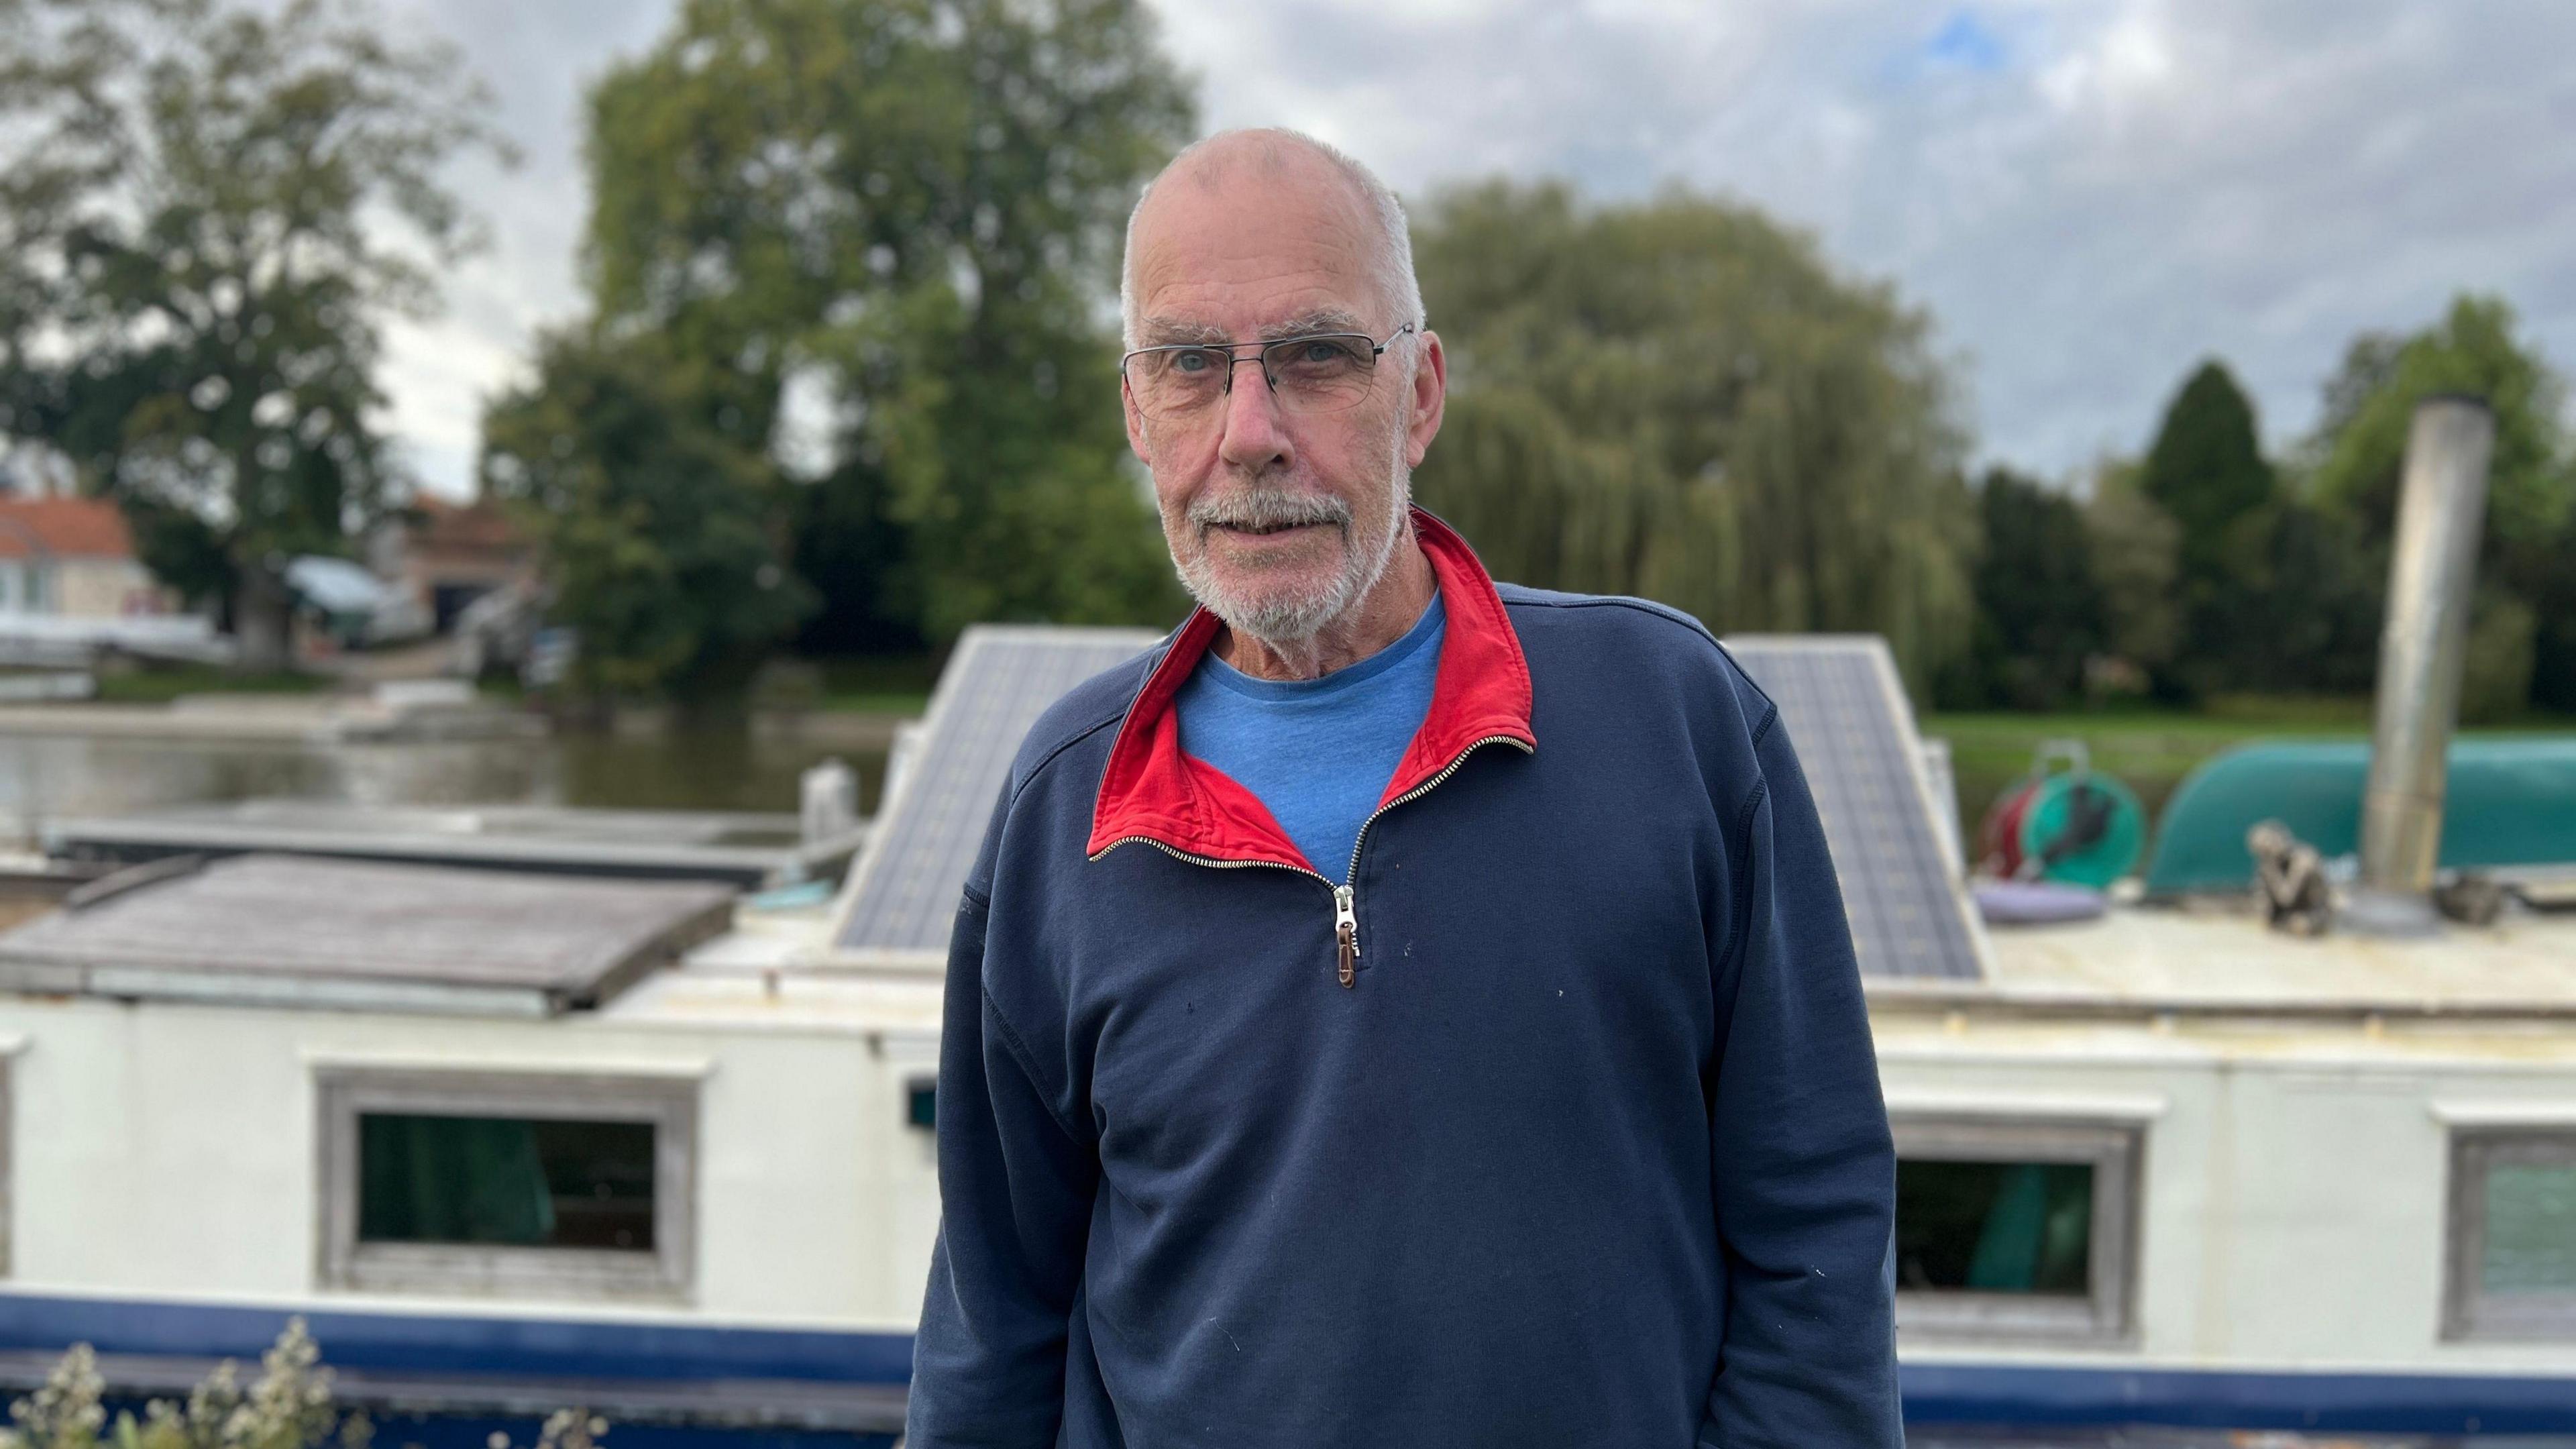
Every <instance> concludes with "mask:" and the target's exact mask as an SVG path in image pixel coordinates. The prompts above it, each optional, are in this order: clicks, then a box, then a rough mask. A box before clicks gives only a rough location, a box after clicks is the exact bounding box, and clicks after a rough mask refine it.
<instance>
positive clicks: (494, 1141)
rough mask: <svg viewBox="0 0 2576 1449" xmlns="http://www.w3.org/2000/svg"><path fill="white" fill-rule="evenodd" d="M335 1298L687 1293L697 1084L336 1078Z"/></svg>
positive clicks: (328, 1118)
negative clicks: (344, 1292)
mask: <svg viewBox="0 0 2576 1449" xmlns="http://www.w3.org/2000/svg"><path fill="white" fill-rule="evenodd" d="M317 1088H318V1091H317V1095H318V1097H319V1099H320V1102H321V1113H322V1120H321V1123H320V1130H321V1140H322V1167H323V1173H322V1177H323V1181H322V1191H323V1195H324V1202H323V1204H322V1208H323V1211H322V1213H321V1224H322V1232H323V1235H324V1236H323V1243H322V1252H321V1255H320V1258H321V1263H322V1278H323V1282H324V1285H325V1286H327V1287H340V1288H356V1289H365V1290H373V1291H387V1292H422V1291H426V1292H440V1291H456V1292H471V1293H477V1294H501V1295H505V1296H507V1295H512V1294H517V1295H522V1296H531V1297H546V1296H556V1295H562V1294H596V1293H609V1294H643V1295H650V1296H658V1297H670V1296H685V1295H686V1293H687V1291H688V1289H689V1287H690V1272H691V1263H692V1255H691V1244H690V1229H689V1222H690V1182H691V1180H692V1172H693V1167H692V1158H693V1156H694V1150H695V1149H694V1144H695V1137H696V1101H697V1083H696V1081H695V1080H693V1079H691V1078H688V1077H677V1078H661V1077H626V1076H586V1075H579V1074H572V1073H509V1072H482V1071H458V1072H444V1071H413V1070H399V1071H374V1070H367V1069H350V1068H331V1069H327V1070H325V1071H324V1072H322V1073H321V1074H320V1076H319V1078H318V1081H317Z"/></svg>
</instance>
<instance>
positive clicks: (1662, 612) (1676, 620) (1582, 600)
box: [1503, 594, 1717, 645]
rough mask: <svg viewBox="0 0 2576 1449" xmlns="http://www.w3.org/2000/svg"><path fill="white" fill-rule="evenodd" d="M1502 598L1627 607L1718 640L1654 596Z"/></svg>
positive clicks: (1542, 604) (1559, 605) (1545, 605)
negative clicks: (1657, 601) (1653, 598)
mask: <svg viewBox="0 0 2576 1449" xmlns="http://www.w3.org/2000/svg"><path fill="white" fill-rule="evenodd" d="M1503 602H1504V604H1506V605H1525V606H1527V607H1529V608H1533V609H1627V610H1631V611H1633V612H1635V613H1639V614H1644V615H1646V616H1647V617H1648V618H1653V619H1661V620H1663V621H1664V622H1665V623H1667V624H1672V625H1676V626H1678V627H1680V628H1682V629H1685V630H1688V631H1689V632H1690V633H1693V634H1696V635H1698V636H1699V637H1700V638H1702V639H1705V640H1707V641H1708V642H1709V643H1710V644H1711V645H1715V644H1716V643H1717V635H1715V634H1713V633H1711V632H1710V631H1709V627H1708V625H1707V624H1705V623H1703V622H1701V621H1700V620H1698V619H1695V618H1693V617H1691V616H1690V615H1689V614H1686V613H1684V612H1682V611H1681V610H1679V609H1676V608H1674V607H1673V606H1671V605H1670V604H1658V603H1656V602H1654V601H1653V600H1651V599H1631V598H1626V597H1623V596H1621V595H1618V594H1570V595H1567V596H1565V597H1563V598H1555V599H1533V598H1527V597H1523V598H1517V599H1505V600H1504V601H1503Z"/></svg>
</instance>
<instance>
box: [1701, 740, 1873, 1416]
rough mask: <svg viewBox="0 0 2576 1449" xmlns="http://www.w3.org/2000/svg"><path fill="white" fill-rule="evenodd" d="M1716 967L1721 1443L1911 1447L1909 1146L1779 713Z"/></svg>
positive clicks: (1744, 816)
mask: <svg viewBox="0 0 2576 1449" xmlns="http://www.w3.org/2000/svg"><path fill="white" fill-rule="evenodd" d="M1754 739H1755V746H1756V753H1757V758H1758V760H1759V763H1760V765H1761V776H1760V779H1761V782H1760V783H1759V784H1757V785H1756V786H1755V788H1754V789H1753V791H1752V793H1751V795H1750V797H1749V798H1748V799H1746V800H1745V801H1744V802H1743V803H1742V805H1741V806H1740V807H1739V809H1738V814H1737V818H1736V819H1735V820H1734V821H1731V822H1729V828H1730V829H1733V830H1736V831H1738V832H1739V836H1738V838H1739V840H1740V842H1741V845H1740V852H1741V859H1739V860H1737V861H1735V862H1733V866H1734V871H1735V876H1736V883H1735V889H1734V891H1733V892H1732V895H1733V900H1732V901H1731V904H1732V905H1733V908H1734V912H1733V913H1734V917H1735V919H1734V921H1733V923H1732V929H1731V930H1730V932H1729V934H1728V938H1727V941H1726V942H1725V944H1724V947H1723V951H1724V954H1723V955H1722V956H1721V957H1720V959H1719V963H1718V966H1717V967H1716V969H1717V971H1718V980H1717V983H1716V985H1717V991H1718V998H1717V999H1718V1002H1719V1007H1720V1015H1719V1017H1718V1047H1719V1051H1720V1058H1719V1065H1718V1069H1717V1085H1716V1090H1715V1093H1714V1097H1713V1101H1712V1105H1711V1109H1710V1116H1711V1122H1712V1132H1713V1133H1714V1143H1713V1146H1714V1157H1713V1162H1714V1172H1715V1177H1716V1183H1715V1197H1716V1204H1717V1229H1718V1238H1719V1242H1720V1244H1721V1247H1722V1249H1723V1251H1724V1253H1725V1257H1726V1268H1727V1300H1726V1308H1725V1313H1726V1340H1725V1349H1724V1352H1723V1355H1722V1357H1721V1360H1720V1362H1719V1365H1718V1372H1717V1377H1716V1379H1715V1380H1714V1382H1713V1384H1712V1386H1711V1389H1710V1392H1709V1405H1708V1416H1707V1420H1706V1422H1705V1423H1704V1424H1703V1425H1702V1426H1701V1429H1700V1442H1701V1444H1702V1445H1703V1446H1706V1449H1816V1446H1824V1445H1832V1446H1835V1449H1898V1446H1901V1445H1902V1444H1903V1443H1904V1430H1903V1426H1902V1415H1901V1411H1900V1406H1899V1403H1898V1397H1897V1380H1896V1347H1895V1313H1894V1279H1893V1272H1894V1269H1893V1264H1894V1245H1895V1240H1894V1229H1895V1217H1896V1151H1895V1146H1894V1144H1893V1143H1892V1141H1891V1140H1890V1137H1889V1133H1888V1126H1887V1109H1886V1105H1885V1103H1884V1101H1883V1099H1882V1098H1881V1097H1880V1095H1879V1087H1878V1064H1877V1057H1876V1054H1875V1052H1874V1051H1873V1049H1872V1047H1871V1043H1870V1034H1869V1018H1868V1013H1867V1011H1866V1009H1865V1007H1864V1005H1863V1002H1862V997H1861V985H1860V971H1859V965H1858V962H1857V960H1856V959H1855V957H1854V956H1853V953H1852V944H1851V930H1850V927H1849V926H1848V925H1847V924H1846V922H1845V920H1844V917H1843V902H1842V892H1841V889H1840V887H1839V886H1838V885H1837V883H1836V879H1835V875H1834V866H1833V861H1832V859H1831V858H1830V857H1829V856H1828V855H1827V854H1826V850H1825V836H1824V829H1823V827H1822V825H1821V824H1819V822H1818V820H1817V818H1816V805H1815V800H1814V798H1813V797H1812V796H1810V795H1809V794H1808V791H1807V781H1806V776H1805V774H1804V773H1803V772H1802V771H1801V770H1800V769H1799V768H1798V760H1797V755H1796V753H1795V752H1794V751H1793V750H1792V749H1791V747H1790V744H1789V740H1788V736H1787V732H1786V731H1785V730H1783V729H1782V728H1781V727H1780V725H1779V722H1778V718H1777V715H1776V712H1772V713H1766V715H1765V716H1764V719H1763V724H1762V725H1761V726H1760V727H1757V729H1756V730H1755V734H1754Z"/></svg>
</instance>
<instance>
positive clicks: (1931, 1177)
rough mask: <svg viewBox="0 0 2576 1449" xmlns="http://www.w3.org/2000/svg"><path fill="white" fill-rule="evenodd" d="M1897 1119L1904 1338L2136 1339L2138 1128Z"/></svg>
mask: <svg viewBox="0 0 2576 1449" xmlns="http://www.w3.org/2000/svg"><path fill="white" fill-rule="evenodd" d="M1892 1121H1893V1123H1894V1126H1895V1129H1896V1151H1897V1166H1896V1288H1897V1325H1898V1331H1899V1332H1900V1334H1903V1335H1905V1336H1907V1337H1909V1338H1927V1339H1929V1338H1940V1339H1950V1338H2018V1337H2032V1336H2044V1337H2048V1338H2051V1339H2055V1340H2060V1341H2064V1340H2067V1339H2069V1338H2073V1339H2080V1340H2086V1341H2111V1340H2119V1339H2122V1338H2124V1337H2125V1336H2126V1335H2127V1333H2128V1297H2129V1285H2130V1282H2131V1274H2132V1263H2131V1261H2130V1260H2131V1256H2132V1254H2131V1230H2132V1225H2133V1224H2134V1223H2135V1221H2136V1206H2135V1197H2136V1184H2137V1176H2138V1161H2139V1143H2140V1134H2139V1131H2138V1129H2137V1128H2136V1127H2135V1126H2133V1125H2129V1124H2113V1123H2090V1122H2059V1121H2034V1120H2027V1119H2012V1118H1978V1117H1968V1116H1943V1117H1923V1116H1908V1115H1903V1114H1900V1115H1898V1116H1896V1117H1895V1118H1893V1119H1892Z"/></svg>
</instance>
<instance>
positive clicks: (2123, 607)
mask: <svg viewBox="0 0 2576 1449" xmlns="http://www.w3.org/2000/svg"><path fill="white" fill-rule="evenodd" d="M2138 475H2139V469H2138V466H2137V465H2136V464H2135V463H2124V462H2109V463H2105V464H2104V465H2103V466H2102V467H2101V468H2100V469H2098V470H2097V471H2096V472H2095V474H2094V478H2093V497H2092V499H2091V501H2090V502H2088V503H2087V504H2086V505H2085V508H2084V531H2085V534H2086V537H2087V539H2088V540H2089V542H2090V544H2091V550H2090V553H2091V558H2092V563H2093V578H2094V582H2095V585H2096V586H2097V587H2098V588H2099V589H2100V590H2101V594H2102V629H2103V643H2104V644H2106V645H2107V646H2108V647H2109V649H2110V652H2111V653H2112V654H2113V655H2115V656H2117V657H2118V658H2121V659H2124V660H2127V661H2128V662H2129V663H2130V664H2131V665H2133V666H2135V667H2136V668H2138V669H2140V670H2146V671H2154V670H2161V669H2163V668H2164V667H2166V666H2167V665H2169V664H2171V663H2172V662H2173V659H2174V653H2175V651H2176V650H2177V649H2179V648H2180V647H2181V644H2182V619H2181V612H2180V610H2179V609H2178V608H2177V607H2176V604H2175V600H2174V574H2175V571H2176V570H2177V568H2178V567H2179V566H2180V556H2181V551H2182V530H2181V528H2180V527H2178V526H2177V525H2176V524H2175V523H2174V521H2173V518H2172V516H2171V515H2169V514H2167V513H2166V512H2165V511H2164V509H2163V508H2161V507H2159V506H2157V504H2156V501H2155V500H2154V499H2152V498H2149V497H2148V496H2147V495H2146V493H2145V492H2144V490H2142V489H2141V488H2140V487H2139V485H2138Z"/></svg>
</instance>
